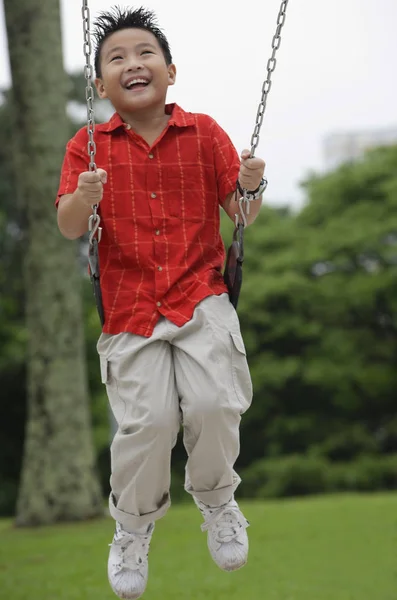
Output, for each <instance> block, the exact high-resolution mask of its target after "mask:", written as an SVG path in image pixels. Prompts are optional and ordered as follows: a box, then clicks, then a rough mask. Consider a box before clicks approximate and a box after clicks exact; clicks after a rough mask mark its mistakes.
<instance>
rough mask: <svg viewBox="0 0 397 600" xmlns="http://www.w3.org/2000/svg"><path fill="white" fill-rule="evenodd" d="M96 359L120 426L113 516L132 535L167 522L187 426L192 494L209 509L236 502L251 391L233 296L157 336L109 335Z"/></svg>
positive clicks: (205, 304)
mask: <svg viewBox="0 0 397 600" xmlns="http://www.w3.org/2000/svg"><path fill="white" fill-rule="evenodd" d="M98 352H99V355H100V360H101V374H102V381H103V383H105V384H106V389H107V394H108V397H109V401H110V405H111V408H112V410H113V413H114V416H115V419H116V421H117V424H118V431H117V433H116V435H115V437H114V439H113V443H112V447H111V464H112V476H111V488H112V493H111V494H110V513H111V515H112V517H113V518H114V519H115V520H117V521H119V522H120V523H121V524H122V525H123V527H124V528H125V529H127V530H130V531H133V530H134V529H137V528H139V527H143V526H144V525H146V524H147V523H149V522H151V521H155V520H156V519H159V518H160V517H162V516H163V515H164V514H165V512H166V511H167V509H168V507H169V505H170V496H169V490H170V459H171V451H172V448H173V447H174V445H175V443H176V439H177V435H178V432H179V429H180V425H181V423H182V424H183V432H184V438H183V439H184V445H185V448H186V451H187V454H188V460H187V465H186V480H185V489H186V491H187V492H189V493H190V494H192V495H194V496H195V497H196V498H198V499H199V500H202V501H203V502H204V503H205V504H208V505H212V506H219V505H221V504H224V503H226V502H228V501H229V499H230V498H231V496H232V494H233V492H234V490H235V489H236V488H237V486H238V484H239V483H240V478H239V477H238V475H237V474H236V473H235V471H234V470H233V465H234V463H235V461H236V459H237V457H238V454H239V449H240V445H239V425H240V420H241V415H242V414H243V413H244V412H245V411H246V410H247V408H248V407H249V405H250V403H251V399H252V385H251V378H250V374H249V370H248V365H247V360H246V355H245V348H244V343H243V340H242V338H241V333H240V326H239V321H238V317H237V314H236V311H235V310H234V308H233V306H232V305H231V304H230V302H229V298H228V296H227V294H222V295H221V296H209V297H208V298H206V299H205V300H203V301H202V302H200V303H199V304H198V305H197V307H196V309H195V312H194V315H193V317H192V319H191V320H190V321H189V322H188V323H186V324H185V325H183V326H182V327H177V326H176V325H174V324H173V323H171V322H170V321H168V320H167V319H165V318H164V317H162V318H161V320H160V321H159V322H158V323H157V325H156V327H155V329H154V332H153V334H152V336H151V337H150V338H145V337H142V336H138V335H133V334H129V333H120V334H118V335H108V334H102V335H101V337H100V339H99V341H98Z"/></svg>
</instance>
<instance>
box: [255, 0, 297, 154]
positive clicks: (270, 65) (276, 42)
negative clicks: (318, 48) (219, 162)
mask: <svg viewBox="0 0 397 600" xmlns="http://www.w3.org/2000/svg"><path fill="white" fill-rule="evenodd" d="M288 2H289V0H283V1H282V2H281V7H280V12H279V13H278V17H277V29H276V33H275V34H274V37H273V41H272V50H273V52H272V55H271V57H270V58H269V60H268V61H267V77H266V79H265V81H264V82H263V85H262V97H261V101H260V103H259V106H258V112H257V115H256V123H255V128H254V133H253V134H252V137H251V157H253V156H254V155H255V150H256V149H257V147H258V144H259V134H260V131H261V127H262V123H263V117H264V116H265V111H266V104H267V99H268V96H269V92H270V90H271V87H272V75H273V73H274V70H275V68H276V65H277V59H276V54H277V50H278V49H279V48H280V44H281V31H282V28H283V26H284V23H285V16H286V11H287V6H288Z"/></svg>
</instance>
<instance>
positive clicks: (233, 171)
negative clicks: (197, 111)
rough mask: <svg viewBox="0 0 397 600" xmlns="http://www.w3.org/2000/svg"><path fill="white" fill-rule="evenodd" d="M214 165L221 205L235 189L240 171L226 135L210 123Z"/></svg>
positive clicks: (214, 122) (236, 157) (238, 161)
mask: <svg viewBox="0 0 397 600" xmlns="http://www.w3.org/2000/svg"><path fill="white" fill-rule="evenodd" d="M211 136H212V146H213V151H214V163H215V171H216V178H217V183H218V198H219V203H220V204H221V205H222V204H223V203H224V201H225V200H226V197H227V196H228V195H229V194H230V193H231V192H234V190H235V189H236V181H237V179H238V174H239V171H240V158H239V156H238V154H237V150H236V148H235V147H234V145H233V143H232V141H231V139H230V138H229V136H228V135H227V133H226V132H225V131H224V130H223V129H222V128H221V127H220V126H219V125H218V123H217V122H216V121H212V126H211Z"/></svg>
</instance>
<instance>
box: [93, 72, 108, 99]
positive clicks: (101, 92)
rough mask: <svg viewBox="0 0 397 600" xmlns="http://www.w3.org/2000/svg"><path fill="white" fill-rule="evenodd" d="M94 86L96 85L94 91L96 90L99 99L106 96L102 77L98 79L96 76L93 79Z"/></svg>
mask: <svg viewBox="0 0 397 600" xmlns="http://www.w3.org/2000/svg"><path fill="white" fill-rule="evenodd" d="M95 87H96V91H97V92H98V96H99V97H100V99H101V100H103V99H104V98H107V97H108V95H107V93H106V90H105V86H104V85H103V82H102V79H99V77H97V78H96V79H95Z"/></svg>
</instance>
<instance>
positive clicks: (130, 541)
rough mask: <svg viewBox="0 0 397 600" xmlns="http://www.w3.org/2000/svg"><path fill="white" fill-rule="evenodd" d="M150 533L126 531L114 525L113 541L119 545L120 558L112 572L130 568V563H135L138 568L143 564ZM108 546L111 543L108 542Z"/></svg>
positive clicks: (147, 551)
mask: <svg viewBox="0 0 397 600" xmlns="http://www.w3.org/2000/svg"><path fill="white" fill-rule="evenodd" d="M150 538H151V535H150V534H149V532H148V533H128V531H124V530H123V529H121V527H120V526H119V524H117V526H116V533H115V535H114V538H113V543H115V544H118V545H120V546H121V550H122V557H121V560H120V561H119V562H118V563H117V564H115V565H114V573H115V574H117V573H119V572H120V571H122V570H123V569H130V570H131V564H132V563H135V564H136V568H137V569H138V570H139V569H141V567H142V566H143V564H144V562H145V559H146V558H147V557H148V554H149V544H150ZM109 545H110V546H111V545H112V544H109Z"/></svg>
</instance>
